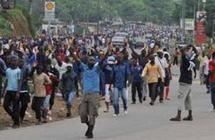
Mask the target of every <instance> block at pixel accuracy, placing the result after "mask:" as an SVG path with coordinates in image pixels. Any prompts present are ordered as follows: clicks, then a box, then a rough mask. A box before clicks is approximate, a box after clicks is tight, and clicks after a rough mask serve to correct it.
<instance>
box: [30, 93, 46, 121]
mask: <svg viewBox="0 0 215 140" xmlns="http://www.w3.org/2000/svg"><path fill="white" fill-rule="evenodd" d="M44 100H45V97H34V98H33V100H32V106H31V107H32V110H34V112H35V113H36V119H37V120H38V121H41V116H42V115H41V114H42V106H43V103H44Z"/></svg>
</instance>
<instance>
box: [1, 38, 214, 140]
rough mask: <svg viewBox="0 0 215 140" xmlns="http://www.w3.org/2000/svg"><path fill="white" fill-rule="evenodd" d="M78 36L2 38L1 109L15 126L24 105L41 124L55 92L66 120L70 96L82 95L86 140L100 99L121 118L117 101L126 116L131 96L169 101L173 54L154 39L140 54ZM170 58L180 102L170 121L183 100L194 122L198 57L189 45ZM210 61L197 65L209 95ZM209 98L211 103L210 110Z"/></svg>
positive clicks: (211, 85)
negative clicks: (193, 92)
mask: <svg viewBox="0 0 215 140" xmlns="http://www.w3.org/2000/svg"><path fill="white" fill-rule="evenodd" d="M77 38H78V37H65V38H49V37H48V36H47V35H46V34H42V35H41V36H40V37H37V38H35V39H31V38H25V37H23V38H20V39H17V38H13V39H2V46H1V49H0V50H1V57H0V74H1V76H0V81H1V83H0V85H1V95H0V97H1V98H3V101H4V102H3V107H4V109H5V111H6V112H7V113H8V115H9V116H10V117H11V119H12V120H13V127H14V128H17V127H19V126H20V124H22V121H23V120H24V119H25V114H26V110H27V108H28V107H29V104H31V108H32V110H33V111H34V112H35V117H36V119H37V123H36V124H37V125H39V124H41V123H46V122H47V121H48V120H47V116H48V114H49V112H50V111H51V110H52V109H53V105H54V101H55V95H56V93H57V92H60V93H61V94H62V97H63V99H64V100H65V108H66V110H67V113H66V117H71V116H72V112H71V109H72V107H73V103H74V99H75V98H74V97H75V96H76V97H81V104H80V107H79V114H80V118H81V122H82V123H85V124H86V125H87V126H88V129H87V132H86V134H85V135H86V137H87V138H93V129H94V127H95V121H96V117H97V116H98V108H99V101H100V100H101V99H104V101H105V110H104V112H105V113H108V112H110V106H111V105H113V116H114V117H118V116H119V115H120V98H121V99H122V103H123V114H124V115H126V114H127V113H128V104H129V103H128V101H129V100H128V98H129V94H130V92H131V101H132V104H136V103H137V99H136V95H138V101H139V103H140V104H142V103H143V102H144V101H147V100H148V97H149V99H150V105H151V106H153V105H154V104H155V103H156V99H157V98H159V99H158V100H159V102H160V103H164V101H165V100H170V95H169V93H170V82H171V80H172V73H171V67H172V55H171V54H170V53H169V52H168V50H167V49H166V48H163V47H162V45H161V43H159V41H156V42H155V43H154V44H153V45H149V46H145V47H144V48H143V49H142V51H141V53H140V54H139V53H138V52H136V50H134V49H133V48H132V47H131V46H129V43H127V42H125V45H124V46H123V47H122V48H121V49H120V48H117V47H116V46H113V45H112V43H111V41H109V42H107V43H106V44H105V47H104V45H102V47H100V46H99V43H96V42H97V40H96V37H91V38H88V39H83V40H90V42H91V43H89V41H87V42H88V43H87V44H88V45H85V43H84V42H83V41H82V42H79V41H78V40H77ZM92 42H93V43H92ZM89 44H91V47H89ZM129 52H130V53H129ZM130 54H131V55H130ZM175 54H176V55H173V58H174V63H173V64H176V65H178V63H179V62H178V59H179V58H178V57H179V56H180V57H181V65H180V70H181V74H180V78H179V79H180V80H179V83H180V84H179V96H178V101H179V104H178V113H177V116H176V117H175V118H171V119H170V120H171V121H180V120H181V111H182V109H183V104H184V102H185V109H186V110H188V111H189V114H188V117H186V118H184V120H193V116H192V105H191V84H192V79H193V76H192V71H194V72H195V71H196V60H197V58H198V56H199V53H198V51H197V50H196V48H195V47H194V46H192V45H188V46H186V47H184V48H180V49H176V53H175ZM214 59H215V53H212V61H211V60H210V57H208V59H207V60H208V61H207V62H206V61H205V62H204V64H203V65H201V67H202V69H204V70H206V71H207V72H206V71H203V73H204V77H205V79H207V80H206V81H207V83H206V85H207V89H208V92H210V91H211V92H212V93H214V89H215V88H214V87H215V86H214V84H213V83H214V82H215V81H214V71H215V68H214V67H215V62H214ZM195 73H196V72H195ZM29 81H32V83H33V86H34V90H33V93H30V91H29ZM209 83H212V84H210V85H209ZM130 87H131V91H130V90H129V89H130ZM148 90H149V91H148ZM147 93H148V94H149V95H148V94H147ZM214 95H215V94H212V103H213V105H214V108H215V96H214ZM31 97H32V98H31ZM1 101H2V99H1Z"/></svg>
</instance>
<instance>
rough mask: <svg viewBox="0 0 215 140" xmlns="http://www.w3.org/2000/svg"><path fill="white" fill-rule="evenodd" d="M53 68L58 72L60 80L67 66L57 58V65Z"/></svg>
mask: <svg viewBox="0 0 215 140" xmlns="http://www.w3.org/2000/svg"><path fill="white" fill-rule="evenodd" d="M55 68H56V69H57V70H58V72H59V74H60V80H61V78H62V75H63V74H64V73H65V72H66V70H67V69H66V68H67V64H66V63H65V62H63V61H62V60H61V58H60V57H57V64H56V65H55Z"/></svg>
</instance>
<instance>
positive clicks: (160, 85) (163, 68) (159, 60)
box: [155, 50, 168, 103]
mask: <svg viewBox="0 0 215 140" xmlns="http://www.w3.org/2000/svg"><path fill="white" fill-rule="evenodd" d="M155 64H157V65H159V66H160V69H161V73H162V76H163V77H160V78H159V79H158V84H157V96H159V97H160V99H159V101H160V103H163V91H164V81H162V79H164V78H165V76H166V69H167V68H168V63H167V61H166V59H165V58H164V57H163V51H162V50H158V52H157V56H156V57H155ZM157 96H156V97H157Z"/></svg>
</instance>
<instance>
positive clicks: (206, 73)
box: [203, 55, 211, 94]
mask: <svg viewBox="0 0 215 140" xmlns="http://www.w3.org/2000/svg"><path fill="white" fill-rule="evenodd" d="M210 60H211V57H210V56H209V55H208V56H207V59H206V60H205V61H204V63H203V73H204V81H205V85H206V89H207V93H208V94H209V93H210V84H209V62H210Z"/></svg>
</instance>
